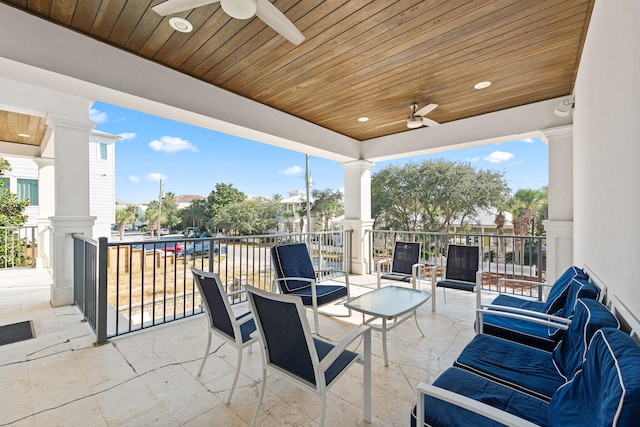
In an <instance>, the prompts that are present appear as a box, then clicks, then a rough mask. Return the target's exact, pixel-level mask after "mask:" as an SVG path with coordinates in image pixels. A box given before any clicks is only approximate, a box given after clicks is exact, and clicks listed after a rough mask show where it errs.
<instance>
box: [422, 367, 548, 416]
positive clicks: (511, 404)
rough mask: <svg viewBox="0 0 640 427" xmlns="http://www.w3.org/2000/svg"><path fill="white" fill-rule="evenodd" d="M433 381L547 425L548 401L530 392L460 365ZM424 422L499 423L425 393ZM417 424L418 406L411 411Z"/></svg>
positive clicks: (444, 387) (442, 386)
mask: <svg viewBox="0 0 640 427" xmlns="http://www.w3.org/2000/svg"><path fill="white" fill-rule="evenodd" d="M433 385H435V386H437V387H440V388H443V389H446V390H450V391H453V392H455V393H458V394H461V395H463V396H466V397H469V398H471V399H474V400H477V401H479V402H482V403H485V404H487V405H490V406H493V407H495V408H498V409H501V410H503V411H506V412H509V413H511V414H513V415H516V416H519V417H521V418H525V419H527V420H529V421H531V422H533V423H536V424H538V425H541V426H546V425H547V411H548V406H549V404H548V403H547V402H545V401H544V400H540V399H537V398H535V397H533V396H529V395H528V394H525V393H521V392H519V391H517V390H514V389H512V388H510V387H506V386H504V385H502V384H499V383H496V382H494V381H491V380H489V379H486V378H484V377H481V376H479V375H476V374H474V373H472V372H468V371H465V370H464V369H460V368H455V367H452V368H449V369H447V370H446V371H444V372H443V373H442V374H441V375H440V376H439V377H438V378H437V379H436V380H435V381H434V383H433ZM424 402H425V406H424V407H425V419H424V425H430V426H500V425H502V424H499V423H497V422H495V421H492V420H490V419H488V418H485V417H483V416H482V415H479V414H476V413H474V412H471V411H468V410H466V409H463V408H460V407H458V406H455V405H452V404H450V403H447V402H443V401H441V400H439V399H436V398H433V397H431V396H425V397H424ZM415 425H416V408H415V406H414V407H413V412H412V414H411V426H413V427H415Z"/></svg>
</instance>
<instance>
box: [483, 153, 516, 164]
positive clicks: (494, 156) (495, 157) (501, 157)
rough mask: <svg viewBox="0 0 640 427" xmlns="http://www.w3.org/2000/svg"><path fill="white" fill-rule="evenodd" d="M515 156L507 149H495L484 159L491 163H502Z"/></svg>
mask: <svg viewBox="0 0 640 427" xmlns="http://www.w3.org/2000/svg"><path fill="white" fill-rule="evenodd" d="M513 156H514V154H513V153H509V152H507V151H494V152H493V153H491V154H489V155H488V156H487V157H485V158H484V159H485V160H486V161H488V162H489V163H502V162H506V161H508V160H511V158H512V157H513Z"/></svg>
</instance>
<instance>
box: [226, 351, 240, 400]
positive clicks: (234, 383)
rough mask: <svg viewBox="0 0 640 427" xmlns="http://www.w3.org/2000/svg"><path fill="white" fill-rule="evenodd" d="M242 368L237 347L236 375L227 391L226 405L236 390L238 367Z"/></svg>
mask: <svg viewBox="0 0 640 427" xmlns="http://www.w3.org/2000/svg"><path fill="white" fill-rule="evenodd" d="M241 366H242V347H241V346H240V347H238V360H237V361H236V374H235V376H234V377H233V384H231V390H229V397H227V401H226V402H225V403H226V404H227V405H228V404H229V402H231V397H232V396H233V392H234V390H235V389H236V384H237V383H238V377H239V376H240V367H241Z"/></svg>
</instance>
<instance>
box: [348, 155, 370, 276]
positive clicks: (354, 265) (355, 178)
mask: <svg viewBox="0 0 640 427" xmlns="http://www.w3.org/2000/svg"><path fill="white" fill-rule="evenodd" d="M372 167H373V163H371V162H368V161H366V160H356V161H353V162H346V163H343V164H342V168H343V169H344V220H343V221H342V226H343V227H344V229H345V230H353V247H352V250H351V272H352V273H353V274H366V273H368V272H369V254H370V252H371V248H370V247H369V239H368V238H367V236H366V235H365V233H366V231H367V230H372V229H373V219H371V168H372Z"/></svg>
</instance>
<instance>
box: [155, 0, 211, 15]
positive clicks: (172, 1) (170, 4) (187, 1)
mask: <svg viewBox="0 0 640 427" xmlns="http://www.w3.org/2000/svg"><path fill="white" fill-rule="evenodd" d="M219 1H220V0H167V1H165V2H164V3H160V4H157V5H155V6H153V7H152V8H151V9H152V10H153V11H154V12H155V13H157V14H158V15H160V16H167V15H173V14H176V13H179V12H182V11H184V10H188V9H195V8H196V7H200V6H204V5H207V4H211V3H216V2H219Z"/></svg>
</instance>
